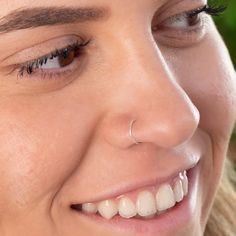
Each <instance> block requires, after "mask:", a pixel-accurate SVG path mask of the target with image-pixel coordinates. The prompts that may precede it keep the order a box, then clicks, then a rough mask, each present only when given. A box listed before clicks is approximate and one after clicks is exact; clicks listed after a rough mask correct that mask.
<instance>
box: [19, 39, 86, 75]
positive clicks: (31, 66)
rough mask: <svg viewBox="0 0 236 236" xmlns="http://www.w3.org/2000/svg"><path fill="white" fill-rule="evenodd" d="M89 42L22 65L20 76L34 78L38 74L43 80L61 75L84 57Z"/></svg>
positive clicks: (71, 46) (75, 44) (77, 44)
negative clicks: (83, 50)
mask: <svg viewBox="0 0 236 236" xmlns="http://www.w3.org/2000/svg"><path fill="white" fill-rule="evenodd" d="M88 43H89V41H87V42H83V43H78V42H76V43H74V44H72V45H68V46H67V47H65V48H62V49H59V50H58V49H56V50H55V51H54V52H52V53H50V54H48V55H45V56H42V57H40V58H38V59H35V60H32V61H29V62H26V63H24V64H22V65H20V68H19V75H20V77H22V78H23V77H24V76H26V75H28V76H31V77H33V76H34V75H36V74H41V75H42V76H43V78H45V76H47V75H49V76H50V77H52V76H53V75H57V76H58V75H60V72H62V71H63V72H65V71H66V70H67V69H69V68H70V67H71V66H72V64H73V63H74V61H75V60H76V59H77V58H79V57H80V56H81V55H82V48H84V47H85V46H87V44H88ZM77 66H78V65H77Z"/></svg>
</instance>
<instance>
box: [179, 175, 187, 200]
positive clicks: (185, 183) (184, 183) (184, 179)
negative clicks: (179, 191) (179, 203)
mask: <svg viewBox="0 0 236 236" xmlns="http://www.w3.org/2000/svg"><path fill="white" fill-rule="evenodd" d="M180 179H181V181H182V184H183V191H184V196H186V195H187V194H188V177H187V175H186V171H184V173H183V174H182V173H180Z"/></svg>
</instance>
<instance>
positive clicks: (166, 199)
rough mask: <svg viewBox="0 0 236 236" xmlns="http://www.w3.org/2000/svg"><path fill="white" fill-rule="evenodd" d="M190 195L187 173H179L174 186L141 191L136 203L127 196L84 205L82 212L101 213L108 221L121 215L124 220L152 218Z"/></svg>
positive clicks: (163, 185)
mask: <svg viewBox="0 0 236 236" xmlns="http://www.w3.org/2000/svg"><path fill="white" fill-rule="evenodd" d="M187 193H188V177H187V175H186V171H184V172H183V173H179V176H178V178H177V179H176V180H175V183H174V184H173V186H171V185H170V184H168V183H165V184H162V185H161V186H160V187H159V188H158V190H157V191H156V192H154V193H153V192H152V191H148V190H145V191H141V192H139V193H138V195H137V198H136V202H133V201H132V200H131V199H130V198H129V197H127V196H121V197H118V198H117V199H114V200H113V199H109V200H104V201H100V202H98V203H85V204H82V211H83V212H86V213H90V214H91V213H93V214H95V213H97V212H98V213H99V214H100V215H101V216H102V217H104V218H106V219H111V218H112V217H113V216H115V215H117V214H119V215H120V216H121V217H124V218H131V217H134V216H136V215H138V216H141V217H152V216H154V215H155V214H160V212H163V211H165V210H167V209H169V208H172V207H173V206H174V205H175V204H176V202H181V201H182V200H183V198H184V196H186V195H187Z"/></svg>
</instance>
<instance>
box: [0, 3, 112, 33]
mask: <svg viewBox="0 0 236 236" xmlns="http://www.w3.org/2000/svg"><path fill="white" fill-rule="evenodd" d="M107 15H108V9H105V8H68V7H47V8H44V7H36V8H27V9H17V10H15V11H13V12H11V13H9V14H8V15H6V16H4V17H2V18H1V19H0V33H8V32H11V31H16V30H21V29H28V28H36V27H40V26H53V25H62V24H69V23H77V22H86V21H98V20H99V19H101V18H104V17H106V16H107Z"/></svg>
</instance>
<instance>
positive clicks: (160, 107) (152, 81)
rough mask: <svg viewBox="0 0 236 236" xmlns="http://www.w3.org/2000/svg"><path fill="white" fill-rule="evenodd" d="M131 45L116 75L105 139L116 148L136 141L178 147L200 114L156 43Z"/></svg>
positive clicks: (191, 133) (196, 123)
mask: <svg viewBox="0 0 236 236" xmlns="http://www.w3.org/2000/svg"><path fill="white" fill-rule="evenodd" d="M130 45H132V46H129V48H126V50H125V51H126V53H125V55H126V57H125V58H123V59H122V60H123V62H122V65H124V66H122V68H123V69H122V70H121V71H120V70H119V72H117V74H119V75H117V76H118V77H119V81H120V83H119V85H117V86H116V89H115V93H114V94H113V96H112V97H111V103H112V106H111V108H110V110H109V115H107V117H106V119H105V120H106V122H105V123H106V124H105V126H106V128H105V134H104V135H105V139H106V140H107V141H108V142H109V143H110V144H111V145H113V146H116V147H119V148H128V147H130V146H131V145H134V144H135V142H136V141H138V142H139V143H152V144H154V145H156V146H159V147H163V148H172V147H175V146H178V145H180V144H182V143H183V142H185V141H187V140H188V139H190V138H191V137H192V135H193V134H194V132H195V130H196V129H197V127H198V124H199V119H200V114H199V111H198V110H197V108H196V107H195V105H194V104H193V102H192V101H191V99H190V97H189V96H188V95H187V92H186V91H185V90H184V88H182V87H181V86H180V85H179V84H178V82H177V79H176V77H177V75H176V74H174V73H172V71H171V70H170V68H169V67H168V65H167V62H166V61H165V59H164V57H163V55H162V53H161V51H160V49H159V48H158V47H157V45H156V44H155V45H154V44H153V43H149V44H146V45H144V44H143V43H141V44H138V43H137V41H135V42H132V43H130ZM120 57H122V56H120ZM127 59H128V61H127ZM119 68H121V67H119ZM114 73H116V72H115V71H114ZM179 79H180V80H181V78H178V80H179ZM132 121H135V122H132ZM131 123H132V125H131Z"/></svg>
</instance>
